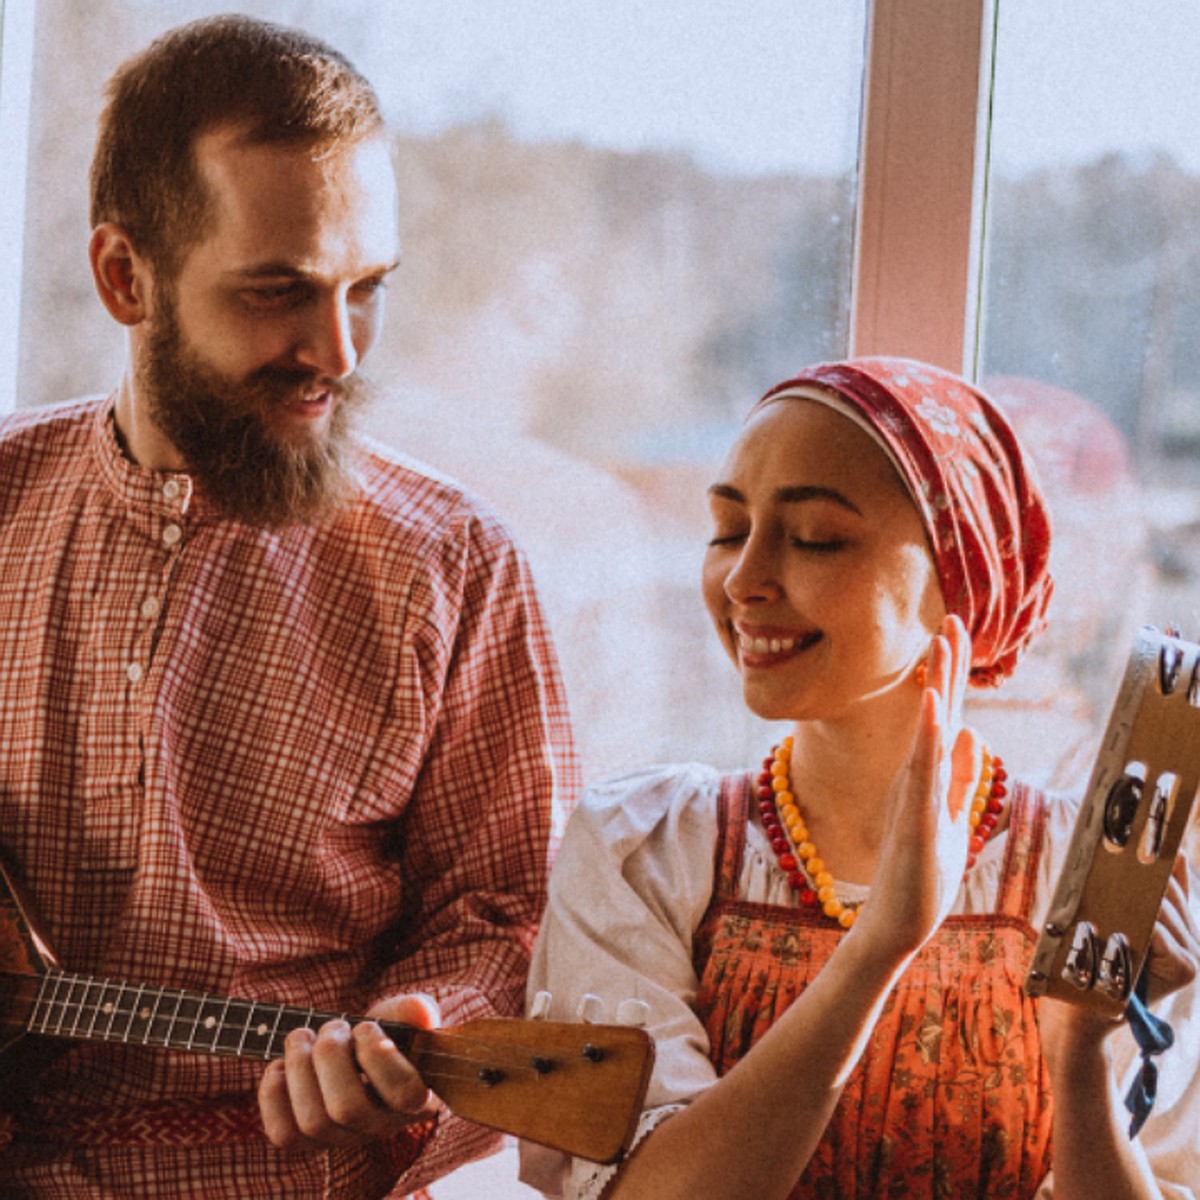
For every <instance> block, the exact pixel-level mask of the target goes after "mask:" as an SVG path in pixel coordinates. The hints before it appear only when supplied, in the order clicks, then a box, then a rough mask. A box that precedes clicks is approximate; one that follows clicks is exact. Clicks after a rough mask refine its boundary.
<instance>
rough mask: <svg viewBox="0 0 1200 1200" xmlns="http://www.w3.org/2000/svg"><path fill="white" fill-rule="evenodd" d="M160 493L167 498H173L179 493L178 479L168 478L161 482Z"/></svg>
mask: <svg viewBox="0 0 1200 1200" xmlns="http://www.w3.org/2000/svg"><path fill="white" fill-rule="evenodd" d="M162 494H163V495H164V496H165V497H166V498H167V499H168V500H174V499H175V498H176V497H177V496H178V495H179V480H178V479H168V480H167V482H166V483H164V484H163V490H162Z"/></svg>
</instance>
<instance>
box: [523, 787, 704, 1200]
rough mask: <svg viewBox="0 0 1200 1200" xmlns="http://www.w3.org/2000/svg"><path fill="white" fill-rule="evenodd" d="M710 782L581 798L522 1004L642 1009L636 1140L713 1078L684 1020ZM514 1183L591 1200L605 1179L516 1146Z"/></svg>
mask: <svg viewBox="0 0 1200 1200" xmlns="http://www.w3.org/2000/svg"><path fill="white" fill-rule="evenodd" d="M718 786H719V778H718V776H717V775H716V773H715V772H712V771H710V770H708V769H707V768H703V767H685V768H681V769H673V770H672V771H670V772H665V771H662V770H650V771H647V772H643V773H640V774H638V775H632V776H626V777H625V778H623V779H619V780H616V781H614V782H613V783H611V784H607V785H605V786H604V787H601V788H596V789H591V790H589V791H588V793H587V794H586V796H585V798H584V800H583V802H582V803H581V805H580V807H579V809H578V810H577V811H576V812H575V814H574V815H573V816H572V818H571V821H570V824H569V825H568V827H567V833H566V837H565V839H564V841H563V846H562V850H561V852H560V854H559V856H558V860H557V862H556V864H555V869H554V874H553V876H552V878H551V882H550V903H549V907H548V909H547V911H546V914H545V918H544V920H543V922H542V929H541V933H540V935H539V938H538V942H537V947H536V949H535V951H534V958H533V965H532V968H531V972H530V983H529V996H530V1000H531V1001H532V999H533V997H534V996H536V994H537V993H538V992H541V991H546V992H549V993H550V996H551V999H550V1004H549V1010H548V1012H547V1014H546V1015H547V1016H548V1017H549V1018H550V1019H552V1020H560V1021H573V1020H578V1019H579V1015H580V1013H579V1010H580V1005H581V1003H582V1002H584V1000H585V997H589V996H590V997H594V999H592V1000H591V1001H589V1004H590V1007H591V1013H590V1015H591V1019H593V1020H596V1021H602V1022H612V1021H615V1020H616V1019H617V1009H618V1006H619V1005H620V1004H621V1003H622V1001H625V1000H628V999H635V1000H640V1001H643V1002H644V1003H645V1004H646V1005H647V1007H648V1010H649V1018H648V1021H647V1026H646V1027H647V1030H648V1032H649V1033H650V1034H651V1035H652V1036H653V1038H654V1039H655V1044H656V1056H655V1063H654V1072H653V1075H652V1076H651V1080H650V1086H649V1089H648V1091H647V1095H646V1113H645V1114H644V1117H643V1121H642V1125H641V1134H642V1135H644V1133H645V1132H648V1131H649V1129H650V1128H652V1127H653V1125H654V1124H655V1123H656V1121H657V1119H658V1118H659V1117H660V1116H661V1115H666V1113H667V1112H670V1111H674V1110H675V1109H677V1108H678V1107H680V1106H681V1105H682V1104H684V1103H687V1102H688V1101H690V1100H692V1099H693V1098H694V1097H695V1096H696V1095H698V1094H699V1093H700V1092H701V1091H703V1090H704V1089H705V1088H706V1087H708V1086H709V1085H710V1084H712V1083H713V1082H714V1081H715V1079H716V1073H715V1071H714V1068H713V1065H712V1063H711V1062H710V1061H709V1058H708V1038H707V1036H706V1034H705V1032H704V1027H703V1025H702V1024H701V1023H700V1021H699V1019H698V1018H697V1016H696V1014H695V1013H694V1012H693V1010H692V1005H693V1003H694V1001H695V997H696V989H697V984H698V981H697V979H696V973H695V969H694V967H693V964H692V932H693V930H694V929H695V928H696V927H697V926H698V925H699V923H700V920H701V918H702V917H703V915H704V912H705V910H706V908H707V907H708V902H709V899H710V896H711V892H712V873H711V871H709V872H698V871H696V869H695V865H696V863H698V862H709V863H711V862H712V861H713V853H714V849H715V842H716V797H717V789H718ZM522 1155H523V1164H524V1165H523V1168H522V1171H523V1177H524V1178H526V1180H527V1181H528V1182H530V1183H531V1184H533V1185H534V1186H536V1187H538V1188H539V1189H540V1190H542V1191H543V1192H545V1193H546V1194H547V1195H554V1194H555V1190H556V1188H565V1195H567V1196H569V1197H583V1196H591V1195H598V1194H599V1192H600V1190H602V1188H603V1186H604V1184H605V1183H606V1182H607V1179H608V1178H609V1176H611V1174H612V1171H613V1168H602V1167H597V1165H596V1164H595V1163H589V1162H586V1161H583V1160H575V1161H573V1162H569V1161H568V1160H567V1159H566V1156H564V1155H557V1156H556V1155H553V1154H547V1152H545V1151H544V1150H542V1149H540V1148H532V1147H523V1148H522Z"/></svg>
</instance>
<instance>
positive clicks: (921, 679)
mask: <svg viewBox="0 0 1200 1200" xmlns="http://www.w3.org/2000/svg"><path fill="white" fill-rule="evenodd" d="M913 677H914V678H915V679H916V681H917V687H919V688H923V687H924V686H925V680H926V679H928V678H929V668H928V667H927V666H926V665H925V664H924V663H923V662H919V663H917V669H916V670H915V671H914V672H913Z"/></svg>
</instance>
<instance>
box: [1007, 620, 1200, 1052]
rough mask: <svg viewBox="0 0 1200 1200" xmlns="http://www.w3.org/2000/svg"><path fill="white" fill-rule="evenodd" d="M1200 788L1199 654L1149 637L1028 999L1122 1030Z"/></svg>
mask: <svg viewBox="0 0 1200 1200" xmlns="http://www.w3.org/2000/svg"><path fill="white" fill-rule="evenodd" d="M1198 783H1200V646H1197V645H1196V644H1195V643H1194V642H1188V641H1184V640H1183V639H1181V638H1179V637H1177V636H1175V635H1173V634H1172V633H1170V632H1168V633H1160V632H1159V631H1158V630H1157V629H1155V628H1153V627H1151V626H1145V627H1143V628H1142V629H1141V630H1139V631H1138V634H1137V636H1136V638H1135V640H1134V645H1133V650H1132V652H1131V654H1130V657H1129V663H1128V665H1127V667H1126V669H1125V676H1124V679H1123V680H1122V682H1121V686H1120V689H1119V691H1118V692H1117V698H1116V701H1115V703H1114V705H1113V710H1112V715H1111V716H1110V717H1109V722H1108V728H1107V730H1106V732H1105V734H1104V740H1103V742H1102V743H1101V746H1100V750H1099V753H1098V755H1097V759H1096V765H1095V768H1094V770H1093V772H1092V777H1091V781H1090V782H1089V784H1088V789H1087V793H1086V795H1085V797H1084V801H1083V806H1082V808H1081V809H1080V812H1079V816H1078V819H1077V820H1076V823H1075V828H1074V831H1073V833H1072V837H1071V843H1070V847H1069V849H1068V853H1067V858H1066V862H1065V864H1064V866H1063V868H1062V873H1061V874H1060V876H1059V879H1058V883H1057V886H1056V888H1055V891H1054V897H1053V899H1052V901H1051V903H1050V908H1049V910H1048V912H1047V916H1046V923H1045V925H1044V927H1043V928H1042V929H1041V931H1040V933H1039V938H1038V943H1037V947H1036V949H1035V950H1034V955H1033V960H1032V963H1031V965H1030V968H1029V973H1028V976H1027V978H1026V981H1025V988H1026V991H1028V992H1029V993H1030V994H1031V995H1034V996H1041V995H1050V996H1054V997H1057V998H1059V999H1063V1000H1068V1001H1070V1002H1072V1003H1075V1004H1081V1005H1084V1006H1086V1007H1088V1008H1091V1009H1095V1010H1098V1011H1100V1012H1102V1013H1107V1014H1109V1015H1110V1016H1112V1017H1113V1018H1114V1020H1115V1019H1117V1018H1119V1017H1121V1016H1123V1015H1126V1014H1127V1010H1128V1008H1129V1006H1130V1005H1131V1003H1136V994H1135V987H1136V984H1137V981H1138V978H1139V976H1140V975H1141V972H1142V968H1143V966H1144V965H1145V961H1146V956H1147V954H1148V952H1149V948H1150V935H1151V932H1152V931H1153V929H1154V923H1155V921H1156V919H1157V917H1158V911H1159V908H1160V907H1161V906H1162V900H1163V895H1164V893H1165V892H1166V888H1167V883H1168V880H1169V878H1170V875H1171V869H1172V867H1173V866H1174V863H1175V857H1176V853H1177V851H1178V849H1179V846H1180V843H1181V841H1182V839H1183V836H1184V831H1185V829H1186V827H1187V824H1188V820H1189V817H1190V815H1191V812H1192V808H1193V805H1194V802H1195V799H1196V791H1197V786H1198ZM1139 1040H1140V1039H1139Z"/></svg>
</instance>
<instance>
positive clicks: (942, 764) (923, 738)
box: [855, 616, 983, 957]
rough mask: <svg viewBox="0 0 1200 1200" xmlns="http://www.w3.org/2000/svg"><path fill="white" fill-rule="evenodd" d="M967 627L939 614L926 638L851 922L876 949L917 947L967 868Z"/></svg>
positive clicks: (970, 778) (977, 764) (978, 756)
mask: <svg viewBox="0 0 1200 1200" xmlns="http://www.w3.org/2000/svg"><path fill="white" fill-rule="evenodd" d="M970 665H971V645H970V639H969V637H968V636H967V631H966V629H965V628H964V626H963V623H962V621H961V620H959V618H958V617H956V616H950V617H947V618H946V621H945V623H944V624H943V626H942V632H941V633H940V634H939V635H937V636H936V637H934V638H933V640H932V642H931V644H930V653H929V662H928V667H927V673H926V681H925V687H924V690H923V692H922V695H921V700H920V713H919V717H918V721H917V731H916V734H915V736H914V738H913V745H912V749H911V751H910V753H909V755H908V758H907V760H906V761H905V763H904V766H903V767H902V768H901V770H900V772H899V774H898V775H897V776H896V779H895V782H894V783H893V785H892V790H891V794H890V796H889V798H888V806H889V811H888V816H887V823H886V825H885V828H884V835H883V844H882V846H881V848H880V855H879V866H878V868H877V869H876V872H875V878H874V880H873V881H872V884H871V900H870V902H869V903H868V904H867V905H866V906H865V907H864V909H863V913H862V916H861V917H860V918H859V921H858V922H857V923H856V924H855V930H856V932H859V935H860V936H867V937H870V938H873V939H874V940H875V941H876V942H877V944H878V945H879V947H880V951H881V953H887V954H889V955H895V956H899V957H903V956H907V955H911V954H914V953H916V951H917V950H919V949H920V948H921V946H922V945H923V944H924V943H925V941H926V940H927V939H928V938H929V937H930V935H931V934H932V933H933V932H934V930H936V929H937V928H938V926H939V925H940V924H941V923H942V921H943V920H945V918H946V917H947V915H948V914H949V912H950V909H951V907H952V906H953V904H954V898H955V896H956V895H957V894H958V890H959V886H960V884H961V883H962V877H963V872H964V871H965V870H966V864H967V851H968V843H969V841H970V820H969V816H970V805H971V797H972V793H973V791H974V788H975V783H976V780H977V779H978V778H979V773H980V769H981V766H982V759H983V748H982V746H981V744H980V743H979V740H978V738H977V737H976V736H975V734H974V733H973V732H972V731H971V730H970V729H967V728H965V727H964V726H963V724H962V703H963V696H964V694H965V692H966V687H967V676H968V674H969V672H970Z"/></svg>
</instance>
